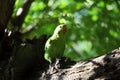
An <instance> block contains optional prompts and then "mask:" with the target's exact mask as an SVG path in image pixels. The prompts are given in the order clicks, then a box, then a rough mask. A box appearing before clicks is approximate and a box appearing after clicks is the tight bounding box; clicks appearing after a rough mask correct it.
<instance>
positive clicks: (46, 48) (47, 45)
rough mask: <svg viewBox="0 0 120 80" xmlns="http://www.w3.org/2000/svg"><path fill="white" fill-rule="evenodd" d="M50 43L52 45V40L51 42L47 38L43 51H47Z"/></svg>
mask: <svg viewBox="0 0 120 80" xmlns="http://www.w3.org/2000/svg"><path fill="white" fill-rule="evenodd" d="M51 43H52V40H51V38H49V39H48V40H47V42H46V44H45V51H47V50H48V48H49V45H50V44H51Z"/></svg>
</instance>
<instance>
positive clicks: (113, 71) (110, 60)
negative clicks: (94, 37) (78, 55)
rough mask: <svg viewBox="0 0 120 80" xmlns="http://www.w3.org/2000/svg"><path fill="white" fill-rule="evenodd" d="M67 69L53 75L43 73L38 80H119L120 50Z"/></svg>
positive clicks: (78, 63)
mask: <svg viewBox="0 0 120 80" xmlns="http://www.w3.org/2000/svg"><path fill="white" fill-rule="evenodd" d="M65 64H66V63H65ZM69 67H70V68H65V69H61V70H60V71H58V72H56V73H53V74H49V73H44V74H42V77H41V78H40V79H39V80H106V79H107V80H119V79H120V49H116V50H114V51H112V52H110V53H108V54H105V55H102V56H100V57H97V58H94V59H89V60H85V61H80V62H77V63H76V64H74V65H70V66H69ZM47 71H48V70H47Z"/></svg>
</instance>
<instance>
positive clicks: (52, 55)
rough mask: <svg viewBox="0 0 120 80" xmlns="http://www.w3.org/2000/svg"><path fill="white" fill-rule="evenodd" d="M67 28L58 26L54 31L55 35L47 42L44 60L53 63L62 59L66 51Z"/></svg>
mask: <svg viewBox="0 0 120 80" xmlns="http://www.w3.org/2000/svg"><path fill="white" fill-rule="evenodd" d="M66 32H67V27H66V26H65V25H58V26H57V27H56V29H55V30H54V33H53V35H52V36H51V37H50V38H49V39H48V40H47V42H46V44H45V54H44V58H45V59H46V60H47V61H49V62H50V63H53V62H54V61H55V60H56V59H57V58H61V57H62V56H63V54H64V50H65V33H66Z"/></svg>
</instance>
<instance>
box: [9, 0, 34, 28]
mask: <svg viewBox="0 0 120 80" xmlns="http://www.w3.org/2000/svg"><path fill="white" fill-rule="evenodd" d="M33 1H34V0H26V2H25V3H24V4H23V6H22V7H21V9H22V13H21V14H20V15H16V17H14V18H13V19H12V20H11V21H12V24H13V26H14V27H15V28H17V29H18V30H19V29H20V27H21V26H22V24H23V22H24V19H25V17H26V15H27V14H28V11H29V9H30V6H31V4H32V2H33Z"/></svg>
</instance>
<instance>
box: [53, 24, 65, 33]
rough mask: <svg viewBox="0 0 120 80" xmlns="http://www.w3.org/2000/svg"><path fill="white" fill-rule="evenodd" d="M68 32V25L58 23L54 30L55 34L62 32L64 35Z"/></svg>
mask: <svg viewBox="0 0 120 80" xmlns="http://www.w3.org/2000/svg"><path fill="white" fill-rule="evenodd" d="M66 32H67V27H66V25H63V24H62V25H58V26H57V27H56V29H55V31H54V33H55V34H61V35H64V34H65V33H66Z"/></svg>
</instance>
